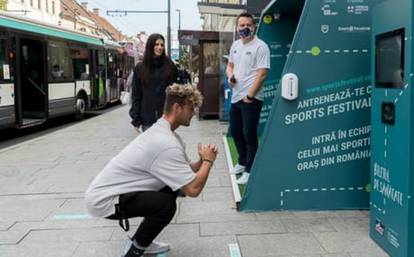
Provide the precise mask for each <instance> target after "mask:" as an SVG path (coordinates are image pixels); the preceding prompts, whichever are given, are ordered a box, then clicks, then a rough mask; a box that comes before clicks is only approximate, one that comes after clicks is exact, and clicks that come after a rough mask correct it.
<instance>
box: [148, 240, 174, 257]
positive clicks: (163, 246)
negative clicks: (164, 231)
mask: <svg viewBox="0 0 414 257" xmlns="http://www.w3.org/2000/svg"><path fill="white" fill-rule="evenodd" d="M169 250H170V245H169V244H167V243H163V242H157V241H152V243H151V244H150V245H149V246H148V247H147V248H145V252H144V253H146V254H157V253H164V252H167V251H169Z"/></svg>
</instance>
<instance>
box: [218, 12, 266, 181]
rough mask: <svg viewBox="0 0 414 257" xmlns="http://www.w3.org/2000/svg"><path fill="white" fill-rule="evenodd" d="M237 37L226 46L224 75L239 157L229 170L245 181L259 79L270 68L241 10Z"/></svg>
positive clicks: (254, 141) (259, 92)
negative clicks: (227, 81)
mask: <svg viewBox="0 0 414 257" xmlns="http://www.w3.org/2000/svg"><path fill="white" fill-rule="evenodd" d="M237 31H238V32H239V35H240V39H239V40H237V41H235V42H234V43H233V45H232V46H231V48H230V55H229V63H228V65H227V70H226V73H227V77H228V78H229V79H228V80H229V84H230V86H231V87H232V88H233V95H232V99H231V103H232V105H231V109H230V132H231V134H232V136H233V139H234V142H235V144H236V148H237V152H238V154H239V160H238V163H237V164H236V166H235V167H234V168H233V169H232V170H231V171H230V173H232V174H239V173H243V175H242V176H241V177H240V178H239V179H238V180H237V181H236V182H237V183H238V184H245V183H247V181H248V179H249V175H250V169H251V166H252V164H253V160H254V157H255V155H256V151H257V147H258V140H257V125H258V124H259V117H260V111H261V109H262V105H263V87H262V86H263V82H264V80H265V79H266V76H267V71H268V69H269V68H270V50H269V47H268V46H267V45H266V43H264V42H263V41H262V40H260V39H259V38H257V36H255V35H254V31H255V26H254V21H253V16H252V15H251V14H249V13H242V14H240V15H239V16H237Z"/></svg>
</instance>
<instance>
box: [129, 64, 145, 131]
mask: <svg viewBox="0 0 414 257" xmlns="http://www.w3.org/2000/svg"><path fill="white" fill-rule="evenodd" d="M138 65H139V64H137V65H136V66H135V68H134V74H133V78H132V84H131V86H132V90H131V92H132V97H131V100H132V103H131V108H130V109H129V116H130V117H131V118H132V121H131V124H132V125H133V126H134V127H135V128H139V126H140V125H141V100H142V88H141V87H142V85H141V81H140V79H139V66H138Z"/></svg>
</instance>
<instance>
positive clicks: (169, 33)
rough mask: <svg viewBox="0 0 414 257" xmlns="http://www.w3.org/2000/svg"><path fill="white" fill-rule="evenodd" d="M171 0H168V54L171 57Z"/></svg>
mask: <svg viewBox="0 0 414 257" xmlns="http://www.w3.org/2000/svg"><path fill="white" fill-rule="evenodd" d="M170 16H171V0H168V25H167V41H168V48H167V51H168V55H169V56H170V57H171V17H170Z"/></svg>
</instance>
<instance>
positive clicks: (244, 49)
mask: <svg viewBox="0 0 414 257" xmlns="http://www.w3.org/2000/svg"><path fill="white" fill-rule="evenodd" d="M229 62H231V63H233V65H234V69H233V73H234V77H235V78H236V81H237V83H236V85H235V86H234V87H233V95H232V98H231V102H232V103H236V102H238V101H240V100H242V99H243V98H244V97H245V96H246V95H247V93H248V92H249V88H250V87H251V86H252V85H253V82H254V80H255V79H256V76H257V73H258V70H259V69H269V68H270V50H269V47H268V46H267V45H266V43H265V42H263V41H262V40H260V39H259V38H257V37H256V36H255V37H254V39H253V40H251V41H250V42H248V43H247V44H243V42H242V41H241V39H239V40H236V41H234V42H233V44H232V46H231V48H230V56H229ZM254 98H256V99H257V100H260V101H263V87H261V88H260V90H259V91H258V92H257V93H256V95H255V96H254Z"/></svg>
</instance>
